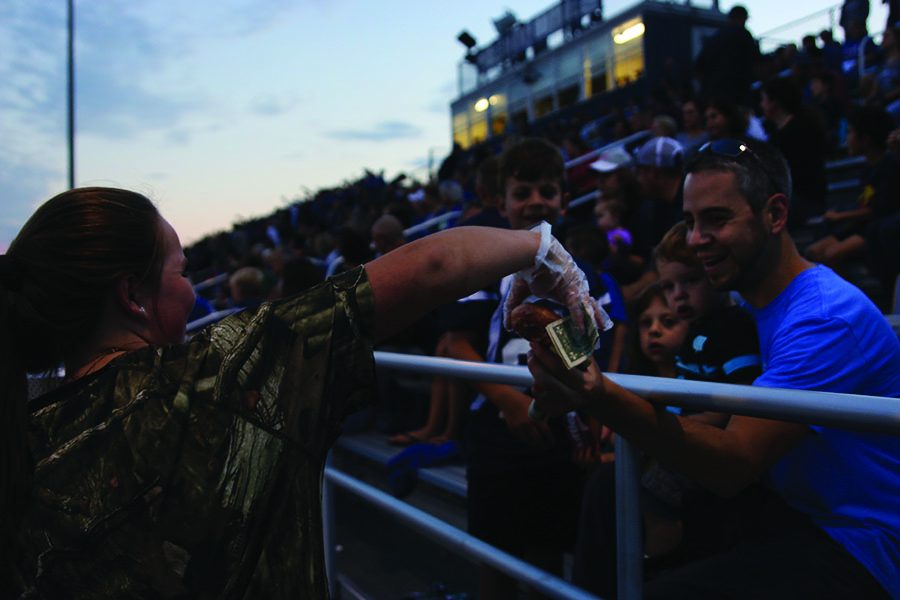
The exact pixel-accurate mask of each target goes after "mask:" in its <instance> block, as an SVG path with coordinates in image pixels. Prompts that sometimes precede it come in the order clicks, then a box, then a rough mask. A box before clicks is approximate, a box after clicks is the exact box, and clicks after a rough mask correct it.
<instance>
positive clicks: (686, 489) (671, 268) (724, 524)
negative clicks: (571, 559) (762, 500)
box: [575, 222, 761, 595]
mask: <svg viewBox="0 0 900 600" xmlns="http://www.w3.org/2000/svg"><path fill="white" fill-rule="evenodd" d="M654 260H655V263H656V270H657V274H658V276H659V280H658V283H657V285H658V289H659V291H660V292H661V293H662V294H663V296H664V297H665V300H666V302H665V305H666V307H667V310H668V311H670V312H671V313H672V314H673V316H674V317H675V318H676V319H678V320H679V321H680V322H681V323H682V327H683V328H684V329H686V332H685V333H686V337H685V338H684V342H683V343H682V344H681V346H680V348H679V349H678V350H677V351H676V352H675V362H674V370H673V371H669V370H668V367H664V368H665V369H666V370H665V371H663V370H660V366H659V365H658V364H655V363H652V362H648V361H647V358H646V357H645V356H643V354H644V353H643V352H642V353H641V354H637V355H636V356H635V358H634V362H633V363H632V364H630V365H629V367H628V372H631V373H636V374H651V375H657V376H667V375H666V373H667V372H669V373H670V375H668V376H672V375H674V376H676V377H678V378H680V379H691V380H701V381H714V382H721V383H738V384H746V385H749V384H751V383H752V382H753V380H754V379H756V377H758V376H759V374H760V373H761V360H760V356H759V342H758V338H757V335H756V328H755V326H754V323H753V319H752V317H751V316H750V315H749V314H748V313H747V312H746V311H745V310H744V309H742V308H740V307H738V306H734V305H732V304H731V303H730V302H729V296H728V295H727V294H725V293H722V292H717V291H716V290H715V289H714V288H713V287H712V285H711V284H710V283H709V281H708V279H707V278H706V274H705V273H704V270H703V266H702V264H701V263H700V261H699V259H698V258H697V257H696V255H695V254H694V251H693V250H692V249H691V248H689V247H688V245H687V227H686V226H685V224H684V223H683V222H681V223H678V224H676V225H674V226H673V227H672V228H671V229H670V230H669V231H668V232H666V234H665V235H664V236H663V238H662V240H661V241H660V243H659V244H658V245H657V246H656V248H655V249H654ZM655 287H656V286H653V287H651V288H649V290H650V291H648V292H646V293H653V292H652V291H653V289H655ZM639 297H643V294H642V295H641V296H639ZM637 319H638V325H637V328H638V331H640V330H641V321H640V319H641V317H637ZM645 322H646V321H645ZM641 341H642V340H641ZM642 350H643V347H642ZM660 352H661V349H660ZM669 410H671V411H672V412H676V413H680V414H683V415H686V416H689V417H690V418H693V419H698V420H701V421H703V422H706V423H709V424H713V425H717V426H719V427H725V426H726V425H727V424H728V419H729V416H728V415H724V414H721V413H715V412H709V411H707V412H690V411H683V410H681V409H679V408H676V407H670V408H669ZM607 470H608V471H609V472H606V471H607ZM641 483H642V487H643V489H644V490H645V492H647V493H645V494H643V495H642V513H643V517H644V527H645V540H644V541H645V554H646V555H648V556H650V557H652V558H653V560H654V562H655V564H656V565H657V566H659V565H663V564H672V563H673V562H678V561H682V560H687V559H688V558H689V557H691V556H695V555H696V554H697V553H701V552H703V551H705V550H706V549H708V548H711V547H721V546H722V545H725V544H727V543H728V538H729V535H730V532H732V531H733V526H734V523H733V519H732V515H733V514H737V513H738V512H739V510H740V507H741V503H742V502H746V501H751V500H748V499H749V498H752V494H747V495H746V497H740V496H739V497H738V498H736V499H734V500H728V501H725V500H720V499H717V498H715V497H713V496H712V495H711V494H709V493H707V492H704V491H702V490H701V489H699V488H698V487H697V486H696V485H695V484H694V483H693V482H692V481H690V480H689V479H687V478H685V477H682V476H680V475H677V474H674V473H672V472H670V471H668V470H667V469H663V468H660V467H659V466H658V464H657V463H655V462H652V461H648V462H647V464H645V465H644V469H643V473H642V481H641ZM614 485H615V484H614V480H613V475H612V469H607V468H606V467H604V468H602V469H598V470H597V472H596V473H595V474H593V475H592V476H591V480H590V481H589V482H588V484H587V485H586V489H585V497H584V499H583V500H582V506H583V507H585V508H584V510H583V513H582V517H581V524H580V526H579V532H580V534H579V538H578V546H577V549H576V555H575V566H576V571H575V573H576V577H577V579H576V583H579V584H580V585H582V586H583V587H586V589H589V590H591V591H593V592H596V593H599V594H601V595H607V594H611V593H613V592H614V591H615V566H614V564H613V566H611V567H610V566H609V565H607V564H606V563H607V561H612V562H613V563H615V552H614V543H611V542H610V539H609V538H607V537H606V536H608V535H609V532H610V531H613V529H612V527H613V524H612V521H611V520H612V517H611V516H609V515H605V514H599V513H597V512H595V511H598V510H608V511H612V512H613V514H614V506H613V505H612V499H611V498H610V497H609V496H613V495H614V494H613V490H614ZM612 539H613V540H614V539H615V538H614V536H613V538H612ZM610 545H611V546H612V548H613V549H612V550H610ZM610 552H612V554H611V556H610V555H609V553H610ZM600 564H603V565H606V566H604V567H602V568H601V567H598V565H600ZM653 564H654V563H650V564H648V568H649V567H652V566H653Z"/></svg>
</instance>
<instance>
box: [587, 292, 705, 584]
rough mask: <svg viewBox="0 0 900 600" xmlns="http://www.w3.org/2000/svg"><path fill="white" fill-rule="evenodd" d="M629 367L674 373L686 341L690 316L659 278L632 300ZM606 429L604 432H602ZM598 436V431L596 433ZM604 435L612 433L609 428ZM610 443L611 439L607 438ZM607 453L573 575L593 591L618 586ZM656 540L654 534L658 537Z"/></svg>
mask: <svg viewBox="0 0 900 600" xmlns="http://www.w3.org/2000/svg"><path fill="white" fill-rule="evenodd" d="M630 313H631V321H632V323H634V326H633V327H632V328H631V329H630V330H629V335H628V344H627V348H626V352H627V354H628V362H627V370H626V372H627V373H631V374H634V375H648V376H652V377H675V355H676V353H677V351H678V349H679V348H680V347H681V345H682V344H683V343H684V339H685V335H686V334H687V322H686V321H683V320H680V319H679V318H678V316H677V315H676V314H675V313H674V311H673V310H672V309H670V308H669V306H668V305H667V304H666V298H665V295H664V294H663V291H662V288H661V287H660V286H659V284H658V283H651V284H650V285H648V286H647V287H645V288H644V289H643V290H641V292H640V293H639V294H638V295H637V296H636V297H635V299H634V300H633V301H632V303H631V306H630ZM602 435H603V433H601V436H602ZM595 437H600V436H597V435H596V434H595ZM606 437H607V438H609V435H608V433H606ZM604 441H606V442H607V444H609V443H611V441H612V439H611V438H609V439H608V440H604ZM611 458H612V459H613V460H614V458H613V457H612V456H607V457H603V459H602V460H600V461H598V462H599V463H600V464H598V465H597V466H596V467H595V468H594V470H593V471H592V472H591V474H590V477H589V478H588V480H587V482H586V483H585V490H584V497H583V499H582V503H581V513H580V516H579V523H578V536H577V539H576V546H575V561H574V564H573V570H572V581H573V582H574V583H575V584H576V585H578V586H579V587H582V588H584V589H586V590H588V591H590V592H594V593H596V594H601V595H606V596H609V597H614V596H615V592H616V536H615V532H616V529H615V514H616V510H615V480H614V477H613V473H614V470H613V467H614V465H613V464H612V462H611V460H610V459H611ZM654 541H656V540H654Z"/></svg>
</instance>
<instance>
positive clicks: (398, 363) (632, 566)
mask: <svg viewBox="0 0 900 600" xmlns="http://www.w3.org/2000/svg"><path fill="white" fill-rule="evenodd" d="M375 361H376V363H377V364H378V365H379V366H380V367H383V368H387V369H395V370H402V371H414V372H417V373H421V374H429V375H444V376H451V377H456V378H460V379H469V380H480V381H490V382H493V383H503V384H508V385H517V386H529V385H531V383H532V378H531V374H530V373H529V372H528V370H527V369H526V368H525V367H518V366H509V365H498V364H489V363H475V362H465V361H457V360H453V359H447V358H435V357H427V356H412V355H405V354H396V353H390V352H375ZM608 377H609V378H610V379H612V380H613V381H614V382H615V383H617V384H619V385H621V386H622V387H625V388H626V389H629V390H630V391H632V392H634V393H635V394H638V395H640V396H642V397H644V398H647V399H648V400H653V401H657V402H660V403H665V404H670V405H675V406H681V407H687V408H694V409H705V410H714V411H719V412H725V413H730V414H740V415H752V416H764V417H768V418H776V419H782V420H788V421H798V422H802V423H809V424H819V425H830V426H836V427H840V428H843V429H856V430H863V431H871V432H878V433H889V434H893V435H897V434H900V398H883V397H880V396H863V395H856V394H837V393H831V392H816V391H805V390H790V389H776V388H762V387H754V386H741V385H733V384H724V383H707V382H699V381H687V380H680V379H664V378H656V377H645V376H639V375H621V374H609V375H608ZM326 480H327V481H328V482H333V483H336V484H338V485H341V486H342V487H344V488H346V489H348V490H349V491H352V492H353V493H355V494H357V495H359V496H361V497H363V498H365V499H366V500H368V501H370V502H372V503H374V504H376V505H378V506H380V507H382V508H384V509H385V510H390V511H391V512H392V513H393V514H394V515H395V516H396V517H398V518H400V519H401V520H403V521H404V522H406V523H408V524H409V525H410V526H412V527H415V528H418V529H420V530H423V531H425V532H426V533H428V534H429V535H432V536H434V537H435V538H436V539H438V540H439V541H441V542H442V543H443V544H445V545H446V546H447V547H449V548H451V549H453V550H456V551H457V552H460V553H462V554H464V555H466V556H468V557H471V558H475V559H478V560H483V561H485V562H488V563H489V564H491V565H492V566H494V567H496V568H498V569H500V570H502V571H504V572H505V573H507V574H509V575H511V576H513V577H516V578H519V579H521V580H522V581H526V582H528V584H529V585H533V586H535V587H536V588H537V589H540V590H541V591H543V592H544V593H547V594H549V595H551V596H552V597H555V598H585V597H590V596H586V595H585V593H584V592H583V591H582V590H579V589H578V588H574V587H573V586H571V585H570V584H568V583H566V582H564V581H562V580H559V579H557V578H553V577H552V576H550V575H548V574H546V573H542V574H540V575H537V574H536V573H535V569H534V567H531V566H529V565H527V564H524V563H522V562H521V561H519V560H517V559H514V558H513V557H510V556H508V555H506V554H504V553H502V552H500V551H499V550H496V549H492V548H490V547H489V546H486V545H484V544H483V543H482V542H478V541H477V540H474V538H471V536H468V535H467V534H465V533H463V532H461V531H458V530H456V529H455V528H452V527H450V526H448V525H446V524H445V523H440V524H436V523H434V521H435V519H433V517H429V516H428V515H423V514H421V511H418V510H417V509H414V508H412V507H410V506H408V505H406V504H404V503H402V502H399V501H397V500H395V499H393V498H391V497H389V496H387V495H386V494H383V493H382V492H378V491H377V490H374V489H372V488H369V487H368V486H365V485H364V484H361V483H359V482H356V481H354V480H352V479H350V478H348V477H346V476H345V475H342V474H339V473H337V472H335V471H333V470H331V469H329V470H327V471H326ZM326 495H327V496H330V492H329V490H328V487H327V486H326ZM639 495H640V484H639V479H638V467H637V459H636V453H635V451H634V449H633V448H632V447H631V446H630V445H629V444H628V443H627V442H626V441H625V440H624V439H623V438H622V437H621V436H617V439H616V507H617V509H616V510H617V512H616V526H617V540H616V542H617V553H618V560H617V569H618V597H619V598H620V599H622V600H637V599H639V598H640V597H641V591H642V569H643V564H642V556H643V553H642V545H641V527H640V512H639V511H640V509H639V506H640V502H639V501H638V499H639ZM332 519H333V511H330V510H329V509H328V507H327V505H326V518H325V522H326V529H327V530H332V531H333V527H328V523H329V522H332ZM330 548H333V542H332V541H331V540H329V539H328V538H326V549H330ZM332 564H333V558H332ZM331 572H332V571H330V573H331ZM330 576H333V575H330ZM548 585H549V586H550V587H547V586H548Z"/></svg>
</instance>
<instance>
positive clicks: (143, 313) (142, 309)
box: [138, 306, 147, 315]
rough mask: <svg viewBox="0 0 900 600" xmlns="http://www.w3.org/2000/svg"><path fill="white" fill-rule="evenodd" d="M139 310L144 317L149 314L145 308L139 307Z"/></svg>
mask: <svg viewBox="0 0 900 600" xmlns="http://www.w3.org/2000/svg"><path fill="white" fill-rule="evenodd" d="M138 308H139V309H140V311H141V314H142V315H146V314H147V311H146V310H145V309H144V307H143V306H139V307H138Z"/></svg>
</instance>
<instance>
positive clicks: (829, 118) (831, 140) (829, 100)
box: [809, 71, 844, 152]
mask: <svg viewBox="0 0 900 600" xmlns="http://www.w3.org/2000/svg"><path fill="white" fill-rule="evenodd" d="M834 80H835V75H834V73H833V72H831V71H823V72H821V73H817V74H814V75H812V76H811V77H810V78H809V92H810V96H811V98H810V105H811V106H810V109H811V110H813V111H814V112H815V113H816V115H817V117H818V119H819V121H820V122H822V123H824V124H825V130H826V132H827V135H828V150H827V151H828V152H834V151H835V150H836V149H837V148H838V146H840V145H842V143H841V140H840V132H841V122H842V121H843V119H844V110H843V108H842V107H841V104H840V103H839V102H838V100H837V98H836V96H835V93H834V85H835V82H834Z"/></svg>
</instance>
